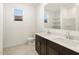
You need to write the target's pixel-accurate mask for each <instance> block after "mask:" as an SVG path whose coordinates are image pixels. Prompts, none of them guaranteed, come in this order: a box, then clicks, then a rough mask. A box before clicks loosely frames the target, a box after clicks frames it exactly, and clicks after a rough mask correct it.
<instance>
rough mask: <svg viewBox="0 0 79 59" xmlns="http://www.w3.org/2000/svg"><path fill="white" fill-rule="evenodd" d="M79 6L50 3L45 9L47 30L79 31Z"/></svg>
mask: <svg viewBox="0 0 79 59" xmlns="http://www.w3.org/2000/svg"><path fill="white" fill-rule="evenodd" d="M78 10H79V4H76V3H48V4H46V5H45V8H44V13H45V14H44V26H45V28H53V29H65V30H79V16H78V15H79V11H78Z"/></svg>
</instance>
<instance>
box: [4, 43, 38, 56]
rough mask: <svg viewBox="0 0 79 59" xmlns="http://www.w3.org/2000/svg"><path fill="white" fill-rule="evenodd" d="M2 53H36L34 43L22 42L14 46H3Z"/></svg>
mask: <svg viewBox="0 0 79 59" xmlns="http://www.w3.org/2000/svg"><path fill="white" fill-rule="evenodd" d="M3 51H4V52H3V54H4V55H38V54H37V52H36V51H35V45H32V44H30V45H29V44H22V45H18V46H14V47H9V48H4V49H3Z"/></svg>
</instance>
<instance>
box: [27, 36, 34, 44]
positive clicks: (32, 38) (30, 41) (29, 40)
mask: <svg viewBox="0 0 79 59" xmlns="http://www.w3.org/2000/svg"><path fill="white" fill-rule="evenodd" d="M34 42H35V38H34V37H28V38H27V44H29V45H30V44H32V45H34Z"/></svg>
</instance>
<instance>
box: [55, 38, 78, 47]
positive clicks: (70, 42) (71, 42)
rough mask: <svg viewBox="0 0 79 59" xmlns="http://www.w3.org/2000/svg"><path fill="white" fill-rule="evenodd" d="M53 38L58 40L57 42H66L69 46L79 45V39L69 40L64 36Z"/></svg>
mask: <svg viewBox="0 0 79 59" xmlns="http://www.w3.org/2000/svg"><path fill="white" fill-rule="evenodd" d="M55 40H56V41H58V40H59V43H62V44H66V45H69V46H71V47H73V46H75V47H76V46H79V41H77V40H69V39H66V38H56V39H55Z"/></svg>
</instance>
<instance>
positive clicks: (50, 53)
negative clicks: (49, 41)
mask: <svg viewBox="0 0 79 59" xmlns="http://www.w3.org/2000/svg"><path fill="white" fill-rule="evenodd" d="M47 55H58V52H57V51H56V50H55V49H53V48H51V47H47Z"/></svg>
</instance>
